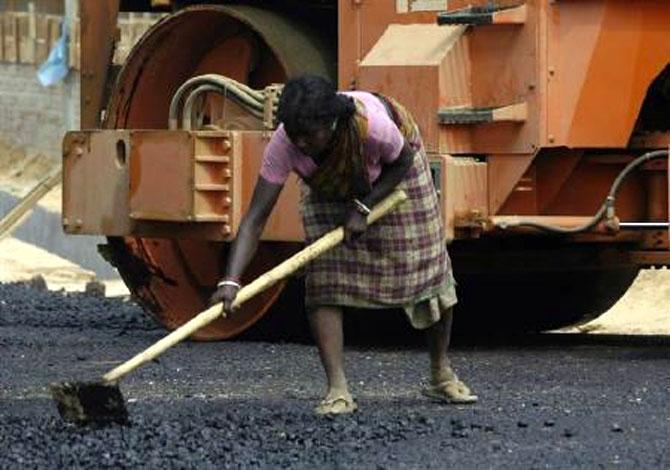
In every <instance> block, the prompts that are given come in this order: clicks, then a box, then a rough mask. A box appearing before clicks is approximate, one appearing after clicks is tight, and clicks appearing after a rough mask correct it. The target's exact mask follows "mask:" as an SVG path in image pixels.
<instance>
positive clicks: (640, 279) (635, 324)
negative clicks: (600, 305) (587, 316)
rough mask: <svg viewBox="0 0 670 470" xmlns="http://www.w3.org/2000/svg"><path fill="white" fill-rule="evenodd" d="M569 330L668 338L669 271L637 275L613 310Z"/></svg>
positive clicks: (643, 271) (669, 317)
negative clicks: (665, 336) (666, 336)
mask: <svg viewBox="0 0 670 470" xmlns="http://www.w3.org/2000/svg"><path fill="white" fill-rule="evenodd" d="M571 330H573V331H579V332H588V333H603V334H642V335H667V334H670V270H668V269H666V268H663V269H645V270H642V271H640V274H638V276H637V279H635V282H634V283H633V285H632V286H631V287H630V289H629V290H628V292H626V294H625V295H624V296H623V297H622V298H621V299H620V300H619V302H617V303H616V304H615V305H614V307H612V308H611V309H610V310H609V311H608V312H606V313H604V314H603V315H601V316H600V317H598V318H596V319H595V320H593V321H591V322H589V323H586V324H584V325H581V326H579V327H577V328H573V329H571ZM568 331H570V330H568Z"/></svg>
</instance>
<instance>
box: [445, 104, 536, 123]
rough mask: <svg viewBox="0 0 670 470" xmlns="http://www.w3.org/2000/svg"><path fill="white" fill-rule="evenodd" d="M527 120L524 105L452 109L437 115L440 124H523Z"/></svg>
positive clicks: (526, 109)
mask: <svg viewBox="0 0 670 470" xmlns="http://www.w3.org/2000/svg"><path fill="white" fill-rule="evenodd" d="M527 118H528V106H527V104H526V103H515V104H512V105H509V106H501V107H489V108H466V107H454V108H445V109H441V110H440V111H438V113H437V119H438V122H439V123H440V124H488V123H493V122H524V121H526V119H527Z"/></svg>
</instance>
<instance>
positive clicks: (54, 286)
mask: <svg viewBox="0 0 670 470" xmlns="http://www.w3.org/2000/svg"><path fill="white" fill-rule="evenodd" d="M38 275H39V276H42V277H43V278H44V280H45V281H46V284H47V287H48V288H49V289H50V290H61V289H64V290H66V291H68V292H70V291H83V290H85V288H86V283H88V282H90V281H93V280H95V274H94V273H93V272H92V271H89V270H87V269H84V268H82V267H81V266H78V265H76V264H74V263H72V262H70V261H68V260H66V259H64V258H61V257H60V256H57V255H55V254H53V253H49V252H48V251H45V250H43V249H41V248H39V247H37V246H34V245H31V244H29V243H25V242H22V241H20V240H17V239H15V238H7V239H5V240H2V241H1V242H0V282H17V281H28V280H30V279H31V278H33V277H35V276H38ZM104 284H105V292H106V295H107V296H114V297H115V296H123V295H129V292H128V289H127V288H126V286H125V285H124V284H123V282H122V281H105V282H104Z"/></svg>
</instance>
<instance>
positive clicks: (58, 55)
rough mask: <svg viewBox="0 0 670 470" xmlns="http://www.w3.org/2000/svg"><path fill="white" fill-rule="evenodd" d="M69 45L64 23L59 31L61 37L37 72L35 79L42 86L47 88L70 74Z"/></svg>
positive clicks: (68, 36)
mask: <svg viewBox="0 0 670 470" xmlns="http://www.w3.org/2000/svg"><path fill="white" fill-rule="evenodd" d="M69 43H70V35H69V33H68V31H67V26H66V25H65V21H63V26H62V29H61V36H60V38H58V40H57V41H56V44H54V47H53V49H51V52H49V57H48V58H47V60H46V62H44V63H43V64H42V65H41V66H40V68H39V70H38V71H37V79H38V80H39V82H40V84H41V85H42V86H45V87H48V86H52V85H55V84H56V83H58V82H60V81H61V80H63V79H64V78H65V77H67V74H68V73H69V72H70V64H69Z"/></svg>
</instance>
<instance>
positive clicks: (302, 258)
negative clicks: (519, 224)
mask: <svg viewBox="0 0 670 470" xmlns="http://www.w3.org/2000/svg"><path fill="white" fill-rule="evenodd" d="M406 199H407V194H406V193H405V192H404V191H401V190H400V191H395V192H393V193H391V194H390V195H389V196H387V197H386V198H385V199H384V200H383V201H382V202H380V203H379V204H377V205H376V206H375V208H374V209H373V210H372V212H371V213H370V215H368V224H372V223H374V222H375V221H377V220H378V219H380V218H381V217H383V216H384V215H385V214H387V213H388V212H390V211H391V210H392V209H393V208H395V207H396V206H397V205H398V204H400V203H401V202H403V201H405V200H406ZM343 239H344V228H342V227H339V228H336V229H335V230H332V231H330V232H328V233H327V234H325V235H324V236H323V237H321V238H319V239H318V240H317V241H315V242H314V243H312V244H311V245H309V246H308V247H306V248H304V249H303V250H301V251H299V252H298V253H296V254H295V255H293V256H291V257H290V258H289V259H287V260H286V261H284V262H282V263H280V264H279V265H278V266H276V267H275V268H273V269H271V270H269V271H268V272H266V273H265V274H262V275H261V276H260V277H258V278H256V279H255V280H254V281H253V282H251V283H250V284H247V285H246V286H244V287H243V288H242V289H240V291H239V292H238V293H237V297H236V298H235V301H234V302H233V308H237V307H239V306H240V305H242V304H243V303H244V302H246V301H247V300H249V299H251V298H252V297H254V296H255V295H256V294H258V293H260V292H262V291H264V290H265V289H267V288H269V287H271V286H272V285H274V284H276V283H277V282H279V281H281V280H282V279H284V278H285V277H287V276H289V275H291V274H292V273H294V272H295V271H297V270H298V269H300V268H302V267H303V266H304V265H305V264H307V263H309V262H310V261H312V260H313V259H315V258H317V257H318V256H320V255H321V254H323V253H324V252H326V251H328V250H330V249H331V248H333V247H334V246H335V245H337V244H339V243H340V242H341V241H342V240H343ZM221 312H222V304H221V303H218V304H216V305H214V306H212V307H210V308H208V309H207V310H205V311H203V312H202V313H200V314H198V315H197V316H195V317H193V318H192V319H191V320H189V321H188V322H187V323H185V324H183V325H182V326H180V327H179V328H177V329H176V330H174V331H173V332H172V333H170V334H169V335H167V336H166V337H164V338H163V339H161V340H159V341H158V342H156V343H155V344H154V345H152V346H150V347H149V348H147V349H145V350H144V351H142V352H141V353H139V354H137V355H136V356H135V357H133V358H132V359H130V360H128V361H126V362H124V363H123V364H121V365H120V366H118V367H116V368H115V369H113V370H111V371H110V372H108V373H107V374H105V375H104V376H103V377H102V379H103V381H105V382H116V381H118V380H119V379H121V378H122V377H124V376H125V375H126V374H128V373H130V372H132V371H133V370H135V369H136V368H138V367H139V366H141V365H142V364H144V363H146V362H149V361H150V360H152V359H154V358H155V357H157V356H159V355H160V354H162V353H163V352H165V351H166V350H167V349H169V348H171V347H172V346H174V345H175V344H177V343H179V342H180V341H182V340H183V339H184V338H187V337H189V336H190V335H192V334H193V333H194V332H196V331H197V330H199V329H200V328H202V327H203V326H205V325H208V324H209V323H211V322H212V321H214V320H216V319H217V318H218V317H220V316H221Z"/></svg>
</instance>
